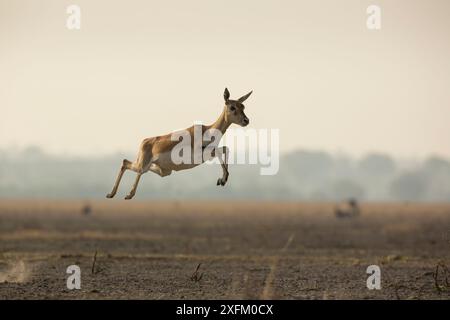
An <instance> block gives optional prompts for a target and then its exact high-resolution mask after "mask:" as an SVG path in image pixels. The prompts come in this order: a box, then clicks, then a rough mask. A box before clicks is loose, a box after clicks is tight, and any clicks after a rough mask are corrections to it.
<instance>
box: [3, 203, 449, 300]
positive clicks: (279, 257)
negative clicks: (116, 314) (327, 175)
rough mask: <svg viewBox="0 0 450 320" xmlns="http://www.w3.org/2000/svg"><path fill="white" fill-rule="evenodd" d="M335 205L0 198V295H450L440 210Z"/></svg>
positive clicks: (444, 217) (444, 219) (445, 214)
mask: <svg viewBox="0 0 450 320" xmlns="http://www.w3.org/2000/svg"><path fill="white" fill-rule="evenodd" d="M334 207H335V204H333V203H295V202H284V203H283V202H279V203H277V202H238V201H230V202H227V201H220V202H214V201H202V202H193V201H191V202H186V201H148V202H139V201H134V200H133V201H123V200H111V201H106V200H105V201H62V200H61V201H50V200H0V299H449V298H450V287H449V284H448V282H449V281H450V274H447V273H448V271H447V269H446V268H450V204H413V203H398V204H395V203H392V204H375V203H363V204H361V215H360V216H358V217H351V218H350V217H348V218H338V217H336V216H335V214H334ZM74 264H75V265H78V266H79V267H80V268H81V289H80V290H69V289H67V286H66V281H67V277H68V276H69V274H67V273H66V269H67V267H68V266H70V265H74ZM369 265H378V266H379V267H380V270H381V289H380V290H369V289H368V288H367V286H366V280H367V278H368V277H369V274H366V269H367V267H368V266H369Z"/></svg>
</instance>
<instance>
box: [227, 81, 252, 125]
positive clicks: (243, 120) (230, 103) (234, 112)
mask: <svg viewBox="0 0 450 320" xmlns="http://www.w3.org/2000/svg"><path fill="white" fill-rule="evenodd" d="M252 92H253V91H250V92H249V93H247V94H246V95H244V96H242V97H240V98H239V99H237V100H231V99H230V92H229V91H228V89H227V88H225V92H224V93H223V97H224V99H225V120H226V121H227V122H229V123H235V124H238V125H240V126H241V127H245V126H247V125H248V124H249V123H250V120H249V119H248V118H247V116H246V115H245V113H244V109H245V106H244V104H243V103H244V101H245V100H247V98H248V97H250V95H251V94H252Z"/></svg>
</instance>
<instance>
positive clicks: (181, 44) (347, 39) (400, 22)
mask: <svg viewBox="0 0 450 320" xmlns="http://www.w3.org/2000/svg"><path fill="white" fill-rule="evenodd" d="M70 4H77V5H79V6H80V7H81V30H77V31H73V30H72V31H70V30H68V29H67V28H66V19H67V17H68V14H67V13H66V8H67V6H68V5H70ZM370 4H377V5H380V7H381V10H382V29H381V30H379V31H370V30H368V29H367V28H366V19H367V14H366V8H367V7H368V5H370ZM449 39H450V1H448V0H431V1H427V0H418V1H414V0H396V1H375V0H374V1H361V0H342V1H335V0H327V1H317V0H310V1H300V0H293V1H274V0H272V1H262V0H251V1H249V0H246V1H242V0H226V1H225V0H223V1H222V0H220V1H219V0H202V1H198V0H190V1H181V0H179V1H148V0H147V1H144V0H143V1H136V0H132V1H99V0H96V1H92V0H83V1H82V0H72V1H62V0H54V1H49V0H47V1H44V0H43V1H35V0H30V1H23V0H0V111H1V116H0V148H3V147H8V146H19V147H23V146H28V145H39V146H42V147H43V148H44V149H46V150H49V151H51V152H54V153H71V154H93V153H106V152H113V151H120V150H127V151H128V150H131V151H134V150H137V147H138V145H139V143H140V141H141V140H142V138H144V137H149V136H153V135H159V134H164V133H168V132H170V131H172V130H175V129H180V128H184V127H187V126H190V125H192V123H193V122H194V121H196V120H202V121H203V122H204V123H210V122H213V121H214V120H215V118H216V117H217V116H218V115H219V114H220V112H221V111H222V107H223V95H222V94H223V90H224V88H225V86H227V87H228V88H229V90H230V92H231V96H232V97H233V98H237V97H238V96H240V95H243V94H245V93H246V92H248V91H249V90H254V94H253V95H252V96H251V97H250V98H249V99H248V101H247V103H246V106H247V108H246V113H247V115H248V117H249V118H250V121H251V122H250V125H251V127H254V128H279V129H280V139H281V148H282V150H284V151H287V150H292V149H294V148H313V149H325V150H327V151H345V152H348V153H350V154H355V155H359V154H361V153H364V152H367V151H373V150H378V151H384V152H389V153H391V154H393V155H397V156H415V157H421V156H425V155H428V154H431V153H438V154H441V155H445V156H450V87H449V84H450V81H449V80H450V59H449V57H450V41H449Z"/></svg>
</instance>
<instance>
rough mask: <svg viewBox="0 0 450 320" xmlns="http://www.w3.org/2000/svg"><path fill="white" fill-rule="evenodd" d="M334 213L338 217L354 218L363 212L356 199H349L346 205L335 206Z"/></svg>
mask: <svg viewBox="0 0 450 320" xmlns="http://www.w3.org/2000/svg"><path fill="white" fill-rule="evenodd" d="M334 214H335V216H336V217H337V218H354V217H357V216H359V215H360V214H361V210H360V208H359V205H358V201H357V200H356V199H349V200H348V201H347V203H346V205H345V206H338V207H336V208H334Z"/></svg>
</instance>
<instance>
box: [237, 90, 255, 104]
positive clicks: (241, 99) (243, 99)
mask: <svg viewBox="0 0 450 320" xmlns="http://www.w3.org/2000/svg"><path fill="white" fill-rule="evenodd" d="M252 92H253V90H252V91H250V92H249V93H247V94H246V95H245V96H242V97H240V98H239V99H238V101H239V102H240V103H242V102H244V101H245V100H247V98H248V97H250V95H251V94H252Z"/></svg>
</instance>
